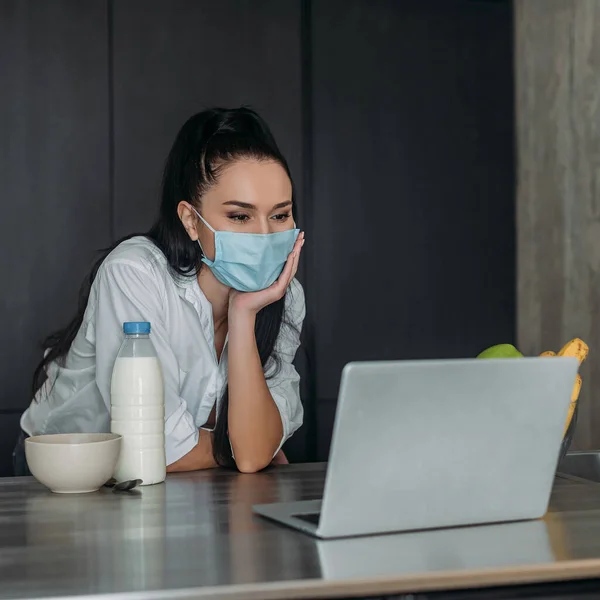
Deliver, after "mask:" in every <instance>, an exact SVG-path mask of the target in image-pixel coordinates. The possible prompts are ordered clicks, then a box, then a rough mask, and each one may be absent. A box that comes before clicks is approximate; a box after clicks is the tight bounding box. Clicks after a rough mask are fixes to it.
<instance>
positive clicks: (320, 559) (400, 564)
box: [0, 465, 600, 599]
mask: <svg viewBox="0 0 600 600" xmlns="http://www.w3.org/2000/svg"><path fill="white" fill-rule="evenodd" d="M324 475H325V467H324V465H292V466H286V467H279V468H276V469H271V470H268V471H265V472H263V473H259V474H256V475H241V474H237V473H233V472H226V471H210V472H204V473H192V474H182V475H173V476H169V477H168V479H167V482H166V483H165V484H163V485H158V486H152V487H147V488H142V489H136V490H134V491H133V492H131V493H129V494H113V493H112V492H110V490H101V491H100V492H98V493H95V494H89V495H80V496H58V495H54V494H52V493H50V492H48V491H47V490H45V488H43V487H42V486H40V485H39V484H37V483H36V482H35V481H34V480H32V479H27V478H23V479H20V480H19V479H6V480H3V481H0V527H1V531H0V544H1V552H0V581H2V585H1V586H0V599H7V598H32V597H35V598H44V597H53V598H60V597H66V596H72V595H78V596H83V597H85V596H87V595H92V594H117V595H118V594H119V593H126V592H136V591H137V592H141V593H142V595H139V596H136V597H139V598H142V597H151V598H153V599H159V598H197V597H202V596H209V595H212V594H215V593H219V594H227V593H234V594H235V595H236V597H244V596H245V595H247V596H250V595H252V594H253V595H254V597H256V595H257V594H258V595H260V594H261V593H263V594H265V595H267V593H268V596H269V597H270V598H277V597H281V598H284V597H287V596H288V595H289V594H290V593H291V592H292V591H293V592H294V593H295V594H299V595H300V596H303V597H318V596H319V595H322V594H332V593H336V594H338V593H339V594H340V595H343V594H350V593H352V594H353V595H356V594H357V593H362V594H364V595H374V594H383V593H400V592H403V591H413V592H414V591H420V590H432V589H450V588H454V589H456V588H467V587H472V586H474V585H493V584H503V583H505V584H506V583H517V582H526V581H547V580H557V579H565V578H578V577H591V576H600V485H597V484H594V483H589V482H584V481H582V480H577V479H576V478H568V477H558V478H557V480H556V485H555V487H554V491H553V496H552V501H551V510H550V512H549V514H548V515H547V516H546V517H545V519H543V520H540V521H527V522H520V523H509V524H500V525H487V526H480V527H466V528H455V529H445V530H435V531H426V532H416V533H406V534H395V535H386V536H376V537H366V538H356V539H350V540H331V541H317V540H314V539H312V538H310V537H308V536H306V535H304V534H301V533H298V532H295V531H293V530H290V529H286V528H283V527H280V526H278V525H275V524H273V523H270V522H267V521H263V520H262V519H260V518H259V517H256V516H254V515H253V514H252V511H251V507H252V505H253V504H259V503H265V502H273V501H292V500H310V499H316V498H319V497H320V495H321V493H322V489H323V483H324ZM399 510H401V508H399Z"/></svg>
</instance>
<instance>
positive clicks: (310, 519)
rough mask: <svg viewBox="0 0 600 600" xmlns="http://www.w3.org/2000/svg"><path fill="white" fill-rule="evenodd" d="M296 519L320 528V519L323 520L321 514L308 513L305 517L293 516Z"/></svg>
mask: <svg viewBox="0 0 600 600" xmlns="http://www.w3.org/2000/svg"><path fill="white" fill-rule="evenodd" d="M292 517H293V518H294V519H300V521H305V522H306V523H310V524H311V525H315V526H318V525H319V519H320V518H321V513H308V514H304V515H292Z"/></svg>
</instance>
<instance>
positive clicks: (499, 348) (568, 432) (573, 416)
mask: <svg viewBox="0 0 600 600" xmlns="http://www.w3.org/2000/svg"><path fill="white" fill-rule="evenodd" d="M588 352H589V348H588V345H587V344H586V343H585V342H584V341H583V340H580V339H579V338H574V339H572V340H571V341H569V342H567V343H566V344H565V345H564V346H563V347H562V348H561V350H560V351H559V352H558V353H556V352H554V351H552V350H547V351H546V352H542V353H541V354H540V356H542V357H548V358H551V357H553V356H573V357H575V358H577V360H578V361H579V364H580V365H581V364H582V363H583V362H584V361H585V359H586V358H587V356H588ZM521 357H523V354H521V352H519V350H517V349H516V348H515V347H514V346H513V345H512V344H497V345H496V346H491V347H490V348H487V349H486V350H484V351H483V352H481V353H480V354H479V355H478V357H477V358H483V359H487V358H521ZM581 384H582V380H581V375H579V374H577V378H576V380H575V383H574V385H573V391H572V394H571V405H570V407H569V414H568V417H567V422H566V423H565V431H564V435H563V441H562V445H561V448H560V459H562V458H564V456H565V455H566V454H567V452H568V451H569V448H570V446H571V442H572V441H573V437H574V435H575V429H576V427H577V414H578V413H579V403H578V402H577V401H578V399H579V392H580V391H581Z"/></svg>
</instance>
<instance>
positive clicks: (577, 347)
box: [557, 338, 590, 364]
mask: <svg viewBox="0 0 600 600" xmlns="http://www.w3.org/2000/svg"><path fill="white" fill-rule="evenodd" d="M589 351H590V349H589V348H588V345H587V344H586V343H585V342H584V341H583V340H580V339H579V338H575V339H573V340H571V341H570V342H567V343H566V344H565V345H564V346H563V347H562V349H561V350H560V352H559V353H558V355H557V356H574V357H575V358H577V360H579V364H581V363H582V362H583V361H584V360H585V359H586V358H587V355H588V352H589Z"/></svg>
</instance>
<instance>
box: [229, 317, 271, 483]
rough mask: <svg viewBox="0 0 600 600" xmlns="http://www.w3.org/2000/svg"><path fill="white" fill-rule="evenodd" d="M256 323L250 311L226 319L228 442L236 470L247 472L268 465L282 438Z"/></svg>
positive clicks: (258, 469)
mask: <svg viewBox="0 0 600 600" xmlns="http://www.w3.org/2000/svg"><path fill="white" fill-rule="evenodd" d="M255 320H256V317H255V315H254V314H252V313H250V312H248V313H246V312H241V313H239V314H235V313H233V314H231V313H230V316H229V348H228V362H229V420H228V428H229V439H230V441H231V446H232V448H233V454H234V456H235V461H236V464H237V467H238V469H239V470H240V471H242V472H247V473H253V472H256V471H260V470H261V469H264V468H265V467H266V466H268V465H269V463H270V462H271V460H272V459H273V455H274V454H275V451H276V450H277V448H278V447H279V445H280V443H281V439H282V437H283V425H282V423H281V416H280V414H279V409H278V408H277V405H276V404H275V402H274V401H273V398H272V396H271V392H270V391H269V388H268V386H267V382H266V381H265V375H264V371H263V367H262V365H261V362H260V356H259V354H258V349H257V346H256V338H255V335H254V325H255Z"/></svg>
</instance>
